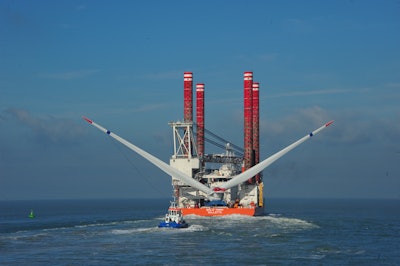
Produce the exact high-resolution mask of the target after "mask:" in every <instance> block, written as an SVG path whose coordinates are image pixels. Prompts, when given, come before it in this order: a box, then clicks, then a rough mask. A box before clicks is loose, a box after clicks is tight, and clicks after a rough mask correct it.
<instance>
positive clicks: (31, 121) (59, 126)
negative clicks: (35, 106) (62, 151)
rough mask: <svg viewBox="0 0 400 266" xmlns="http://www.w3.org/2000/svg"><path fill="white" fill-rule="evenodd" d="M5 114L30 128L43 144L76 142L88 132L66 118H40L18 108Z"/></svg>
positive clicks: (10, 109) (8, 110) (11, 109)
mask: <svg viewBox="0 0 400 266" xmlns="http://www.w3.org/2000/svg"><path fill="white" fill-rule="evenodd" d="M4 113H5V114H6V115H8V116H11V117H12V118H15V119H16V120H17V121H18V122H20V123H22V124H23V125H24V126H26V127H28V128H30V129H31V130H32V132H34V134H35V136H36V137H37V138H38V139H39V140H40V141H42V142H52V143H64V142H66V143H71V142H76V141H77V139H79V138H80V137H81V136H83V135H84V134H85V132H86V130H85V129H84V128H83V127H82V126H79V125H77V124H75V123H74V122H73V121H71V120H69V119H65V118H56V117H50V116H49V117H45V118H43V117H38V116H35V115H32V114H31V113H30V112H28V111H26V110H24V109H18V108H9V109H7V110H6V111H5V112H4Z"/></svg>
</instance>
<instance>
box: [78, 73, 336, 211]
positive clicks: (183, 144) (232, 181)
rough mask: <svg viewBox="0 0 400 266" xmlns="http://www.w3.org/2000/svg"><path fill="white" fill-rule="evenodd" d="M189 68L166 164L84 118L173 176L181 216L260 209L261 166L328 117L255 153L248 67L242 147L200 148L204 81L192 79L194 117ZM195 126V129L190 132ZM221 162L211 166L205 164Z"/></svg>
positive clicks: (255, 101)
mask: <svg viewBox="0 0 400 266" xmlns="http://www.w3.org/2000/svg"><path fill="white" fill-rule="evenodd" d="M192 78H193V76H192V73H191V72H185V73H184V121H183V122H179V121H178V122H171V123H169V124H170V126H171V127H172V130H173V141H174V153H173V155H172V156H171V158H170V162H169V164H167V163H165V162H163V161H162V160H160V159H158V158H157V157H155V156H153V155H151V154H149V153H148V152H146V151H144V150H142V149H141V148H139V147H137V146H136V145H134V144H132V143H130V142H129V141H127V140H125V139H123V138H121V137H120V136H118V135H116V134H115V133H113V132H111V131H109V130H107V129H105V128H104V127H102V126H101V125H99V124H97V123H95V122H94V121H93V120H91V119H89V118H87V117H83V119H84V120H86V121H87V122H88V123H90V124H91V125H93V126H94V127H96V128H98V129H99V130H101V131H103V132H104V133H106V134H107V135H109V136H110V137H112V138H114V139H115V140H117V141H118V142H120V143H122V144H123V145H125V146H126V147H128V148H129V149H131V150H133V151H134V152H136V153H137V154H139V155H140V156H142V157H143V158H145V159H146V160H148V161H149V162H151V163H152V164H154V165H155V166H157V167H158V168H159V169H161V170H162V171H164V172H165V173H167V174H168V175H170V176H171V178H172V186H173V196H174V198H175V199H176V204H175V205H174V206H172V207H170V210H179V211H180V212H181V213H182V215H183V216H186V215H200V216H225V215H247V216H258V215H263V214H264V198H263V197H264V195H263V186H264V185H263V181H262V171H263V170H264V169H265V168H266V167H268V166H270V165H271V164H272V163H274V162H275V161H276V160H278V159H279V158H281V157H282V156H283V155H285V154H287V153H288V152H290V151H291V150H293V149H294V148H296V147H297V146H299V145H300V144H302V143H303V142H305V141H307V140H309V139H310V138H311V137H313V136H315V135H316V134H317V133H319V132H320V131H322V130H323V129H325V128H327V127H328V126H329V125H331V124H332V123H333V121H330V122H328V123H325V124H323V125H322V126H321V127H319V128H317V129H316V130H314V131H312V132H311V133H309V134H307V135H305V136H304V137H302V138H300V139H299V140H297V141H295V142H294V143H292V144H291V145H289V146H287V147H286V148H284V149H282V150H280V151H278V152H277V153H275V154H273V155H272V156H270V157H268V158H266V159H264V160H263V161H260V158H259V144H258V138H259V98H258V95H259V94H258V89H259V84H258V83H256V82H253V79H252V78H253V73H252V72H244V149H242V150H241V149H240V148H239V149H236V151H237V150H239V152H243V153H244V154H243V156H236V155H235V148H236V147H237V146H236V145H233V144H232V143H229V142H228V143H225V153H224V154H206V153H205V152H204V151H205V150H204V140H205V137H204V133H205V131H207V130H206V129H205V127H204V84H203V83H199V84H197V85H196V96H197V102H196V103H197V106H196V119H197V121H196V123H195V122H194V121H193V117H192V108H193V100H192V94H193V92H192V87H193V84H192ZM194 129H195V130H196V135H195V134H194ZM209 164H210V165H216V164H218V165H220V167H219V168H214V169H212V168H211V167H207V166H208V165H209Z"/></svg>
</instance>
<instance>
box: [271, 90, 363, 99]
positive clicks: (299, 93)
mask: <svg viewBox="0 0 400 266" xmlns="http://www.w3.org/2000/svg"><path fill="white" fill-rule="evenodd" d="M366 90H368V89H366V88H365V89H355V90H351V89H350V90H347V89H321V90H303V91H289V92H285V93H277V94H273V95H268V96H267V97H268V98H281V97H297V96H310V95H326V94H342V93H354V92H365V91H366Z"/></svg>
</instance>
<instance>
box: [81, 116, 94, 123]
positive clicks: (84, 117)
mask: <svg viewBox="0 0 400 266" xmlns="http://www.w3.org/2000/svg"><path fill="white" fill-rule="evenodd" d="M82 118H83V119H84V120H85V121H86V122H88V123H89V124H92V123H93V121H92V120H90V119H89V118H87V117H86V116H82Z"/></svg>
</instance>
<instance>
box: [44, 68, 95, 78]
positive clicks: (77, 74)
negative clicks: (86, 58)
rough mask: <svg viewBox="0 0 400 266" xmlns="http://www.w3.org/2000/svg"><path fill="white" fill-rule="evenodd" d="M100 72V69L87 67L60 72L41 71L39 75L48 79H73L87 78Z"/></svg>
mask: <svg viewBox="0 0 400 266" xmlns="http://www.w3.org/2000/svg"><path fill="white" fill-rule="evenodd" d="M98 72H100V70H97V69H86V70H77V71H69V72H59V73H41V74H39V76H40V77H42V78H47V79H61V80H72V79H80V78H85V77H88V76H91V75H93V74H96V73H98Z"/></svg>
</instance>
